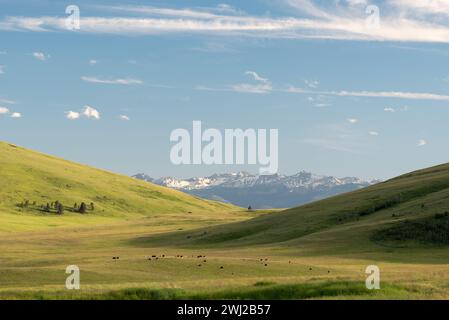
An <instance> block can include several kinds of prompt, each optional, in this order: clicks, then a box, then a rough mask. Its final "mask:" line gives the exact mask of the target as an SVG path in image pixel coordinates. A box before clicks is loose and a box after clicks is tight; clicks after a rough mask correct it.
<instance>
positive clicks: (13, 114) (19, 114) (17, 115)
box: [11, 112, 22, 118]
mask: <svg viewBox="0 0 449 320" xmlns="http://www.w3.org/2000/svg"><path fill="white" fill-rule="evenodd" d="M11 118H22V114H21V113H20V112H13V113H11Z"/></svg>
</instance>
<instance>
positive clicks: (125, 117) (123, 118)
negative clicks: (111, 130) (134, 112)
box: [118, 114, 130, 121]
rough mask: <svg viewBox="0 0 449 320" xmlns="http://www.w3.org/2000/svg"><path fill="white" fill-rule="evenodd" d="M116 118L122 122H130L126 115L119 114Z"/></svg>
mask: <svg viewBox="0 0 449 320" xmlns="http://www.w3.org/2000/svg"><path fill="white" fill-rule="evenodd" d="M118 118H119V119H120V120H123V121H129V120H130V118H129V117H128V116H127V115H124V114H121V115H120V116H119V117H118Z"/></svg>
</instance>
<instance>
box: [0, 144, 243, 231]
mask: <svg viewBox="0 0 449 320" xmlns="http://www.w3.org/2000/svg"><path fill="white" fill-rule="evenodd" d="M0 154H1V156H0V231H11V230H15V229H19V230H21V229H24V230H26V229H30V228H34V227H40V226H52V225H76V224H83V223H97V222H108V221H109V220H110V219H111V218H112V219H113V218H137V217H146V216H153V215H155V214H171V213H177V214H182V215H189V216H191V217H194V216H195V215H201V214H208V215H211V214H213V213H216V212H224V211H226V212H230V211H237V210H240V209H239V208H237V207H234V206H231V205H227V204H224V203H220V202H214V201H205V200H202V199H199V198H195V197H192V196H189V195H186V194H184V193H181V192H178V191H174V190H170V189H168V188H164V187H160V186H156V185H152V184H149V183H147V182H142V181H138V180H135V179H132V178H130V177H127V176H122V175H118V174H114V173H111V172H107V171H103V170H98V169H95V168H91V167H88V166H85V165H81V164H76V163H73V162H69V161H66V160H62V159H58V158H56V157H52V156H48V155H44V154H41V153H37V152H34V151H30V150H27V149H24V148H21V147H18V146H15V145H11V144H8V143H4V142H0ZM56 201H58V202H60V203H62V204H63V206H64V214H63V215H62V216H57V212H56V211H57V210H56V208H54V207H52V208H51V210H50V212H45V209H44V207H45V206H46V205H47V203H50V204H51V203H54V202H56ZM82 202H84V203H86V204H87V211H86V214H84V215H81V214H80V213H78V212H77V210H75V209H74V205H75V203H77V205H78V206H79V205H80V204H81V203H82ZM91 203H94V210H91V208H90V204H91ZM49 217H51V218H49Z"/></svg>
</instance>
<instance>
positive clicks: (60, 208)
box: [56, 202, 64, 214]
mask: <svg viewBox="0 0 449 320" xmlns="http://www.w3.org/2000/svg"><path fill="white" fill-rule="evenodd" d="M56 210H57V211H58V214H63V213H64V206H63V205H62V203H59V202H58V206H57V207H56Z"/></svg>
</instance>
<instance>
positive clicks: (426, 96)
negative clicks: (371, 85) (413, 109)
mask: <svg viewBox="0 0 449 320" xmlns="http://www.w3.org/2000/svg"><path fill="white" fill-rule="evenodd" d="M283 91H285V92H290V93H299V94H308V95H310V94H320V95H332V96H339V97H367V98H394V99H408V100H439V101H449V96H448V95H442V94H436V93H423V92H401V91H344V90H343V91H312V90H309V89H303V88H298V87H293V86H290V87H288V88H287V89H283Z"/></svg>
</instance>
